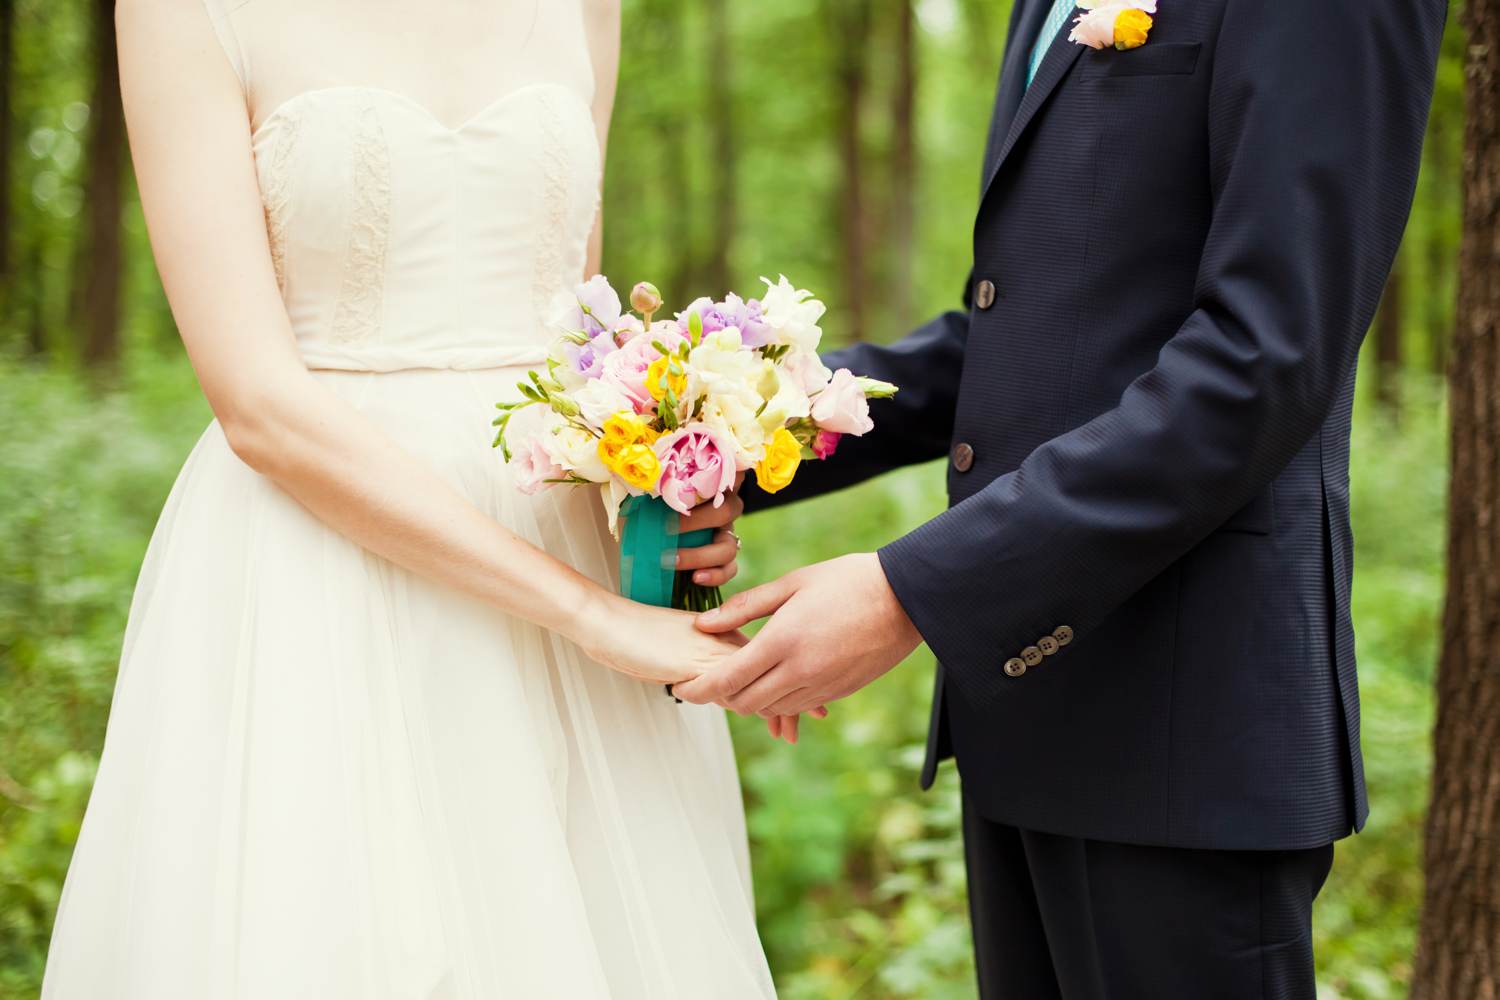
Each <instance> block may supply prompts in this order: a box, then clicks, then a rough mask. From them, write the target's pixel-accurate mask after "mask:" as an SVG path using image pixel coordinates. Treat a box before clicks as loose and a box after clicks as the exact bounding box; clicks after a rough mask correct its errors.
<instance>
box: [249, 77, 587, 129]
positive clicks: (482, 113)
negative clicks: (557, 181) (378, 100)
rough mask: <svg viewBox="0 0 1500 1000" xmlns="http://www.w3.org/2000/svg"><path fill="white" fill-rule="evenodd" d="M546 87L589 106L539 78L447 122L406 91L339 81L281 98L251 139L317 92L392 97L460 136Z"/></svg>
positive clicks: (561, 86) (569, 90)
mask: <svg viewBox="0 0 1500 1000" xmlns="http://www.w3.org/2000/svg"><path fill="white" fill-rule="evenodd" d="M549 87H551V88H556V89H558V90H562V91H564V92H565V93H567V94H569V95H570V96H572V97H573V98H574V99H575V100H577V101H578V103H579V104H582V105H583V106H584V107H585V108H588V107H589V103H588V102H587V101H585V100H584V99H583V96H582V95H581V94H579V93H578V92H577V91H576V90H574V89H573V88H572V87H570V86H568V85H567V84H565V83H559V82H557V81H553V80H539V81H536V82H534V83H523V84H521V86H519V87H513V88H512V89H510V90H507V91H506V92H505V93H503V94H501V95H500V96H498V97H496V98H494V99H493V100H491V101H490V102H489V103H488V104H485V105H484V106H483V107H481V108H480V109H479V110H478V111H475V112H474V113H473V114H472V115H470V116H469V117H467V118H465V119H464V120H463V121H462V122H459V123H458V124H457V125H449V124H448V123H447V122H445V121H443V120H442V119H441V118H439V117H438V116H437V115H436V114H434V113H433V111H432V109H431V108H429V107H428V106H427V105H425V104H423V103H422V102H421V101H419V100H417V99H416V98H415V97H412V96H410V95H408V94H403V93H402V92H401V91H399V90H391V89H390V88H388V87H377V86H369V85H366V84H360V83H339V84H334V85H332V86H328V87H313V88H312V89H310V90H302V91H298V92H297V93H295V94H293V95H292V96H290V97H288V98H287V99H286V100H284V101H282V102H281V103H280V104H278V105H276V107H274V108H272V109H271V110H270V111H269V112H267V114H266V116H265V117H264V118H262V119H261V120H260V124H259V125H256V126H254V127H253V128H251V130H250V141H251V142H254V141H255V140H256V139H258V138H259V137H260V135H261V134H262V133H263V132H264V131H265V130H266V129H267V128H268V127H269V126H270V124H271V123H272V122H273V121H276V120H277V119H278V118H284V117H285V116H286V115H287V114H290V109H291V107H292V106H293V105H295V104H297V103H298V102H300V101H302V100H304V99H307V98H312V97H316V96H318V95H320V94H334V93H340V92H358V93H366V94H378V95H380V96H382V97H389V98H393V99H394V100H395V101H397V102H398V103H400V104H404V105H406V106H407V107H409V108H411V109H412V110H414V111H416V112H417V113H418V114H420V115H421V116H422V117H423V118H425V119H426V120H427V121H428V122H429V123H431V124H432V125H434V126H436V127H437V128H439V129H442V130H443V131H444V132H447V133H449V134H451V135H462V134H463V133H464V132H466V131H468V130H469V129H471V128H473V127H474V126H476V125H478V124H479V123H480V122H481V121H483V120H484V119H485V118H486V117H487V116H488V115H490V114H492V113H494V112H495V111H497V110H499V109H500V108H501V107H503V106H504V105H506V104H507V103H509V102H510V100H511V99H512V98H515V97H519V96H520V95H521V94H525V93H528V92H530V91H533V90H541V89H545V88H549ZM589 110H590V113H592V110H593V109H592V108H590V109H589Z"/></svg>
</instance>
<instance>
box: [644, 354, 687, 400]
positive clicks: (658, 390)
mask: <svg viewBox="0 0 1500 1000" xmlns="http://www.w3.org/2000/svg"><path fill="white" fill-rule="evenodd" d="M671 366H672V359H671V358H657V359H656V360H655V361H653V362H651V364H650V365H649V366H648V367H647V368H646V391H647V392H649V393H651V398H652V399H661V398H662V397H663V396H665V395H666V394H667V389H668V388H670V389H671V390H672V394H673V395H674V396H676V397H677V398H678V399H681V398H682V394H683V393H684V392H687V372H686V371H683V370H682V368H681V366H679V367H678V372H677V374H676V375H673V374H672V373H671V371H670V369H671Z"/></svg>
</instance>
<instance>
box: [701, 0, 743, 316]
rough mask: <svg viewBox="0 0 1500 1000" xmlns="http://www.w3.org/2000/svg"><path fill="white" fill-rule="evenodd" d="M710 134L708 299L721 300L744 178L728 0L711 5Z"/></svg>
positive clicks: (705, 271) (726, 285) (726, 284)
mask: <svg viewBox="0 0 1500 1000" xmlns="http://www.w3.org/2000/svg"><path fill="white" fill-rule="evenodd" d="M705 51H706V54H707V56H708V67H707V76H708V134H709V148H711V149H712V150H713V151H714V168H713V170H711V171H709V178H710V180H709V190H710V191H711V192H712V195H711V197H712V199H713V206H714V212H715V214H716V216H717V217H716V219H715V220H714V225H713V226H711V227H710V229H709V239H708V259H707V260H706V261H705V262H704V268H703V277H704V282H705V284H707V285H708V286H709V287H708V291H707V294H709V295H711V296H713V297H714V298H715V299H720V298H722V297H723V296H724V293H725V292H727V291H729V286H730V280H731V275H730V271H731V261H732V260H733V252H734V250H733V248H734V235H735V232H736V230H737V229H738V223H739V219H738V212H737V204H736V202H737V197H738V190H739V179H738V177H737V176H736V171H735V165H736V164H737V163H738V162H739V155H738V153H737V151H736V149H735V139H736V133H735V127H734V43H733V42H732V41H731V39H730V31H729V9H728V4H727V2H726V0H709V2H708V45H707V47H706V50H705Z"/></svg>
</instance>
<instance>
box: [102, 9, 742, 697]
mask: <svg viewBox="0 0 1500 1000" xmlns="http://www.w3.org/2000/svg"><path fill="white" fill-rule="evenodd" d="M116 19H117V23H118V27H119V50H120V74H121V82H122V92H123V96H124V102H125V113H126V120H127V123H128V126H129V134H130V145H131V152H132V155H133V157H134V161H135V167H136V175H137V179H138V183H139V187H140V193H141V203H142V206H143V208H144V209H145V214H146V220H147V223H148V228H149V231H150V235H151V244H152V248H153V250H154V252H155V255H156V263H157V267H158V269H159V271H160V273H161V276H162V282H163V285H164V286H165V288H166V292H167V297H168V299H169V301H170V302H171V306H172V312H173V315H174V317H175V318H176V321H177V325H178V328H179V329H180V330H181V333H182V338H183V341H184V343H185V344H186V345H187V350H188V354H189V356H190V358H191V359H192V363H193V367H194V369H195V370H196V372H197V374H198V380H199V382H200V384H201V385H202V387H203V391H204V394H205V395H206V396H207V397H208V401H209V404H210V405H211V406H212V408H213V410H214V413H215V415H216V416H217V417H218V418H219V421H220V423H221V425H222V426H223V428H224V433H225V435H226V436H227V438H228V440H229V443H230V446H231V447H232V448H233V449H234V451H235V453H236V454H237V455H239V456H240V458H241V459H242V460H243V461H244V462H245V463H246V464H247V465H249V466H250V467H251V468H253V469H255V470H256V471H258V472H260V473H262V474H263V475H265V476H267V477H268V478H270V479H271V480H273V481H274V482H275V483H276V484H277V485H279V486H280V487H282V488H283V489H284V490H286V492H288V493H289V494H291V495H292V496H293V497H295V498H296V499H297V500H298V501H300V502H301V503H302V504H303V505H304V506H306V507H307V508H308V509H309V510H310V511H312V513H313V514H315V515H316V516H317V517H319V518H321V519H322V520H323V521H325V522H327V523H328V524H329V525H330V526H332V527H333V528H335V529H336V530H338V531H339V532H341V533H343V534H344V535H346V536H347V537H349V538H350V539H352V540H354V541H355V542H357V543H359V544H360V545H363V546H364V547H366V548H368V549H370V550H371V551H373V552H375V553H377V554H379V555H381V556H383V557H385V558H387V559H389V560H391V561H392V562H395V563H398V564H400V565H402V566H404V567H406V568H408V569H410V570H413V571H414V572H417V573H420V574H422V575H423V576H426V577H428V578H430V579H433V580H436V581H439V582H441V583H444V584H449V585H452V586H454V587H457V588H460V589H461V590H464V591H467V592H468V593H471V594H474V595H476V596H477V597H479V598H482V599H483V600H485V601H487V602H489V603H490V604H492V605H494V606H495V607H497V608H500V609H502V610H504V611H506V612H509V613H511V614H514V615H517V616H519V617H521V618H524V619H527V620H528V621H531V622H534V623H536V624H537V625H540V626H542V627H544V628H547V629H551V630H553V631H555V632H557V633H559V634H561V635H563V636H565V637H567V638H569V639H571V640H573V641H575V642H577V643H578V644H579V645H580V646H582V647H583V648H584V650H585V651H586V652H588V653H589V654H590V655H591V656H593V657H594V658H595V659H599V660H602V661H603V662H606V663H607V664H608V665H610V666H612V667H614V668H615V669H618V670H621V671H623V672H625V673H629V674H632V675H634V676H640V677H644V678H647V679H652V680H679V679H683V678H686V677H688V676H690V675H695V674H697V673H699V672H701V670H702V669H703V668H704V667H705V666H706V665H708V664H709V663H711V662H713V661H714V660H715V659H716V658H717V657H718V656H719V655H721V650H723V649H724V647H717V646H713V645H705V644H702V643H697V642H694V641H693V640H692V639H691V635H692V634H693V633H694V632H695V631H696V630H694V629H693V628H692V627H691V616H689V615H686V614H682V613H678V612H672V611H666V610H663V609H654V608H643V607H641V606H639V605H634V604H631V603H629V602H627V601H625V600H624V599H622V598H620V597H618V596H616V595H614V594H612V593H610V592H608V591H606V590H605V589H603V588H601V587H599V586H598V585H596V584H595V583H593V582H592V581H590V580H589V579H587V578H586V577H584V576H583V575H582V574H580V573H578V572H577V571H575V570H574V569H572V568H571V567H569V566H567V565H565V564H563V563H561V562H559V561H558V560H556V559H553V558H552V557H551V556H548V555H547V554H545V553H544V552H542V551H540V550H539V549H537V548H535V547H534V546H532V545H530V544H528V543H527V542H525V541H524V540H522V539H520V538H518V537H516V536H515V535H514V534H512V533H511V532H509V531H507V530H506V529H505V528H503V527H502V526H501V525H499V524H498V523H496V522H495V521H494V520H492V519H490V518H489V517H487V516H485V515H484V514H483V513H482V512H480V511H479V510H478V509H477V508H476V507H474V506H473V505H471V504H470V503H468V502H467V501H466V500H465V499H464V498H463V497H461V496H460V495H459V494H458V493H457V492H456V491H455V490H453V489H452V488H450V487H449V486H448V485H447V484H446V483H445V482H443V481H442V480H441V479H440V478H439V477H438V476H437V475H436V474H435V473H434V472H432V471H431V470H430V469H429V468H428V467H427V466H425V465H424V464H423V463H422V462H420V461H418V460H416V459H415V458H414V457H412V456H411V455H409V454H407V453H406V452H404V451H403V450H402V449H400V448H399V447H397V446H396V445H395V444H394V443H393V442H392V441H390V440H389V439H388V438H387V437H386V436H385V435H384V434H382V433H381V432H380V431H379V430H378V429H377V428H376V427H375V426H374V425H373V424H371V423H370V422H369V421H367V420H366V419H365V418H364V417H363V416H362V415H361V414H359V413H358V412H357V411H356V410H354V409H353V408H352V407H350V406H349V405H347V404H346V403H345V402H344V401H343V400H341V399H340V398H339V397H338V396H336V395H335V394H333V393H332V392H330V391H329V390H327V389H326V388H325V387H324V386H322V385H320V384H319V383H318V382H317V381H316V380H315V379H314V378H313V377H312V376H311V375H310V374H309V373H308V372H307V370H306V368H305V367H304V366H303V364H302V362H301V360H300V358H299V357H298V354H297V351H296V344H295V339H294V337H293V334H292V330H291V327H290V324H289V322H288V320H287V316H286V311H285V309H284V307H283V305H282V301H281V297H280V295H279V293H278V291H277V287H276V281H275V276H274V274H273V271H272V267H271V257H270V252H269V249H268V246H267V239H266V230H265V222H264V216H263V209H262V205H261V200H260V194H259V188H258V186H257V181H256V176H255V169H254V162H253V157H252V153H251V147H250V131H249V126H248V122H247V119H246V113H245V104H244V98H243V95H242V92H241V90H240V87H239V83H238V81H237V80H236V78H235V76H234V74H233V72H232V70H231V69H230V67H229V64H228V62H227V60H226V59H225V57H224V55H223V53H222V51H221V50H220V49H219V47H218V43H217V41H216V38H215V36H214V34H213V30H212V27H211V26H210V24H209V22H208V20H207V17H206V15H204V14H203V12H202V8H201V6H200V4H199V0H121V2H120V3H119V5H118V7H117V12H116ZM168 54H170V55H168ZM475 419H476V420H479V419H483V415H482V414H478V413H476V414H475ZM663 636H667V637H669V639H668V642H667V643H666V644H663V643H662V642H661V638H662V637H663ZM654 661H659V662H654Z"/></svg>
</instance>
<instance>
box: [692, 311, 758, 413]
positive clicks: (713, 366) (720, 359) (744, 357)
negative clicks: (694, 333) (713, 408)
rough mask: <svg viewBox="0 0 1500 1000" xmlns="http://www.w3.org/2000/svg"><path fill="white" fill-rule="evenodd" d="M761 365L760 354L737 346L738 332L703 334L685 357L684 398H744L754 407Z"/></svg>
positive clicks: (731, 330) (725, 330)
mask: <svg viewBox="0 0 1500 1000" xmlns="http://www.w3.org/2000/svg"><path fill="white" fill-rule="evenodd" d="M762 365H763V359H762V358H761V356H760V354H759V353H757V352H755V351H750V350H746V349H745V347H744V345H742V344H741V343H740V331H739V330H738V329H736V328H735V327H732V326H730V327H725V328H724V329H723V330H717V331H715V332H713V333H707V334H704V335H703V340H702V341H701V342H700V343H699V344H698V346H697V347H695V348H693V349H692V351H691V352H689V354H688V391H687V397H688V398H689V399H697V398H698V397H699V396H701V395H704V394H707V395H708V396H710V397H715V396H744V397H746V398H747V400H749V399H753V401H754V405H755V406H757V407H758V406H759V405H760V402H761V398H760V393H759V391H758V386H759V385H760V379H761V374H762V370H763V368H762Z"/></svg>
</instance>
